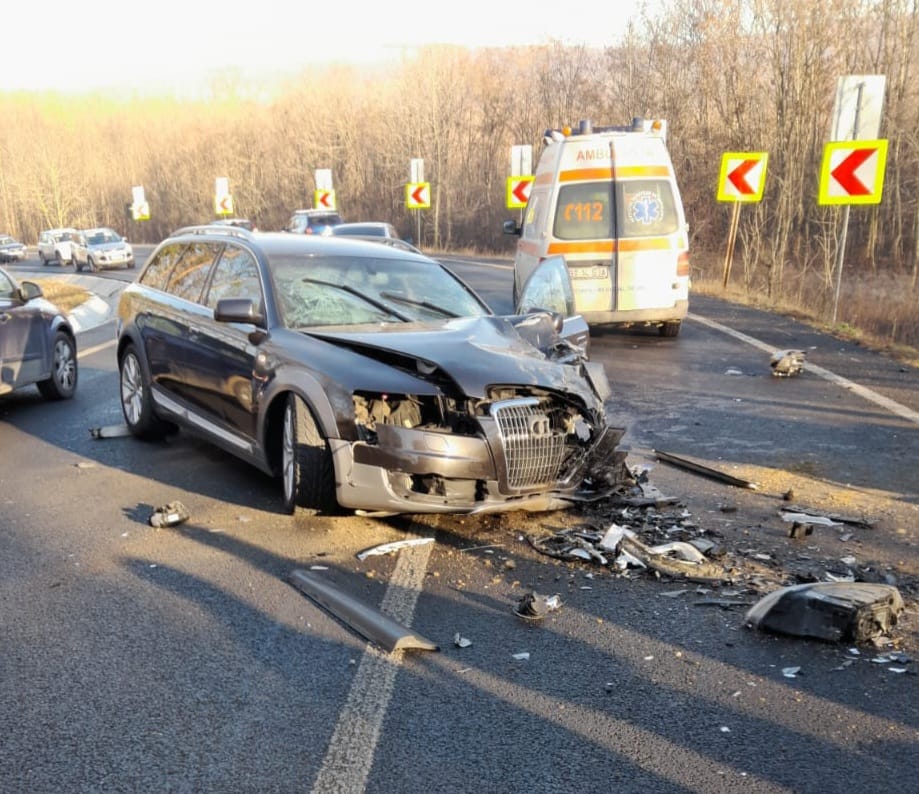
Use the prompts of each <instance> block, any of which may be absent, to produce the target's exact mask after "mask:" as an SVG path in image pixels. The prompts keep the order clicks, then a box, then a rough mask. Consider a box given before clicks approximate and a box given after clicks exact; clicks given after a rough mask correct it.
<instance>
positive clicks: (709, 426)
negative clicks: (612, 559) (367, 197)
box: [0, 261, 919, 793]
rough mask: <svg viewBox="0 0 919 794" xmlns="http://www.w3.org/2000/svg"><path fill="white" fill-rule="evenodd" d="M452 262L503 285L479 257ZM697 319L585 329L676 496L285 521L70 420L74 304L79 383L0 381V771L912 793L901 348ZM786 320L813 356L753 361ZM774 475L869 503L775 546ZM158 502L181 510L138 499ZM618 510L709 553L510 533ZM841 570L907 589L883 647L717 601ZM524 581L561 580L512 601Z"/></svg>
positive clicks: (297, 786) (913, 434) (252, 478)
mask: <svg viewBox="0 0 919 794" xmlns="http://www.w3.org/2000/svg"><path fill="white" fill-rule="evenodd" d="M453 264H454V266H455V267H456V268H457V269H458V270H460V271H461V274H462V275H464V276H465V277H467V278H470V280H473V283H474V284H475V286H476V287H477V289H479V291H480V292H481V293H482V294H483V296H485V297H486V299H488V300H490V301H491V302H492V305H494V306H495V307H496V308H497V309H498V310H501V309H502V306H501V301H502V300H506V299H505V298H504V297H503V296H505V295H507V294H508V292H509V288H508V287H506V286H502V284H504V285H507V284H509V280H508V279H509V272H508V270H507V268H506V267H504V266H502V265H503V264H504V263H502V262H500V261H498V262H491V263H485V264H487V265H488V266H485V267H483V266H482V263H475V264H464V263H462V262H454V263H453ZM28 269H29V268H28V266H26V268H25V269H24V270H25V271H26V272H27V271H28ZM37 270H39V271H40V270H41V268H40V266H38V267H37ZM19 275H20V277H26V276H24V272H22V271H20V272H19ZM42 275H45V274H44V273H43V274H42ZM103 276H104V278H105V279H106V280H111V279H112V278H115V279H116V280H117V279H118V278H129V277H130V275H129V273H124V274H121V273H111V274H108V273H107V274H103ZM100 289H101V288H100ZM693 315H694V316H693V318H691V319H690V320H689V321H687V323H686V325H685V328H684V330H683V333H682V334H681V335H680V336H679V337H678V338H676V339H662V338H660V337H659V336H657V335H656V334H651V333H642V332H630V333H627V332H622V331H598V332H597V333H595V334H594V338H593V348H592V349H593V358H594V360H599V361H602V362H603V364H604V365H605V367H606V368H607V371H608V373H609V375H610V379H611V381H612V383H613V387H614V405H615V411H616V415H617V416H618V418H619V419H621V421H622V423H623V425H625V426H626V427H627V428H628V431H627V435H626V438H627V441H628V443H629V444H630V446H631V448H632V452H631V453H630V456H629V458H630V463H632V464H634V465H635V466H644V467H647V468H648V471H649V480H650V483H651V484H652V485H654V486H655V487H656V488H658V489H659V490H660V492H662V494H663V495H664V496H670V497H672V498H673V499H674V500H675V501H674V503H668V502H666V501H665V502H662V503H661V505H660V506H659V507H658V508H656V509H651V510H648V509H647V508H642V509H639V508H624V507H623V506H621V505H614V504H604V505H600V506H598V507H596V508H595V509H585V510H583V511H581V510H578V511H565V512H562V513H551V514H537V515H531V514H516V513H515V514H507V515H503V516H493V517H449V516H441V517H417V516H416V517H405V518H399V519H385V520H383V519H371V518H367V517H358V516H355V517H345V518H334V519H331V518H321V519H316V518H304V517H301V516H295V517H293V518H291V517H289V516H285V515H283V514H281V513H279V512H278V509H279V499H278V493H277V484H276V483H274V482H271V481H269V480H268V479H267V478H265V477H263V476H262V475H260V474H259V473H257V472H255V471H253V470H252V469H250V468H249V467H247V466H245V465H244V464H241V463H238V462H236V461H233V460H231V459H228V458H227V457H226V456H225V455H223V454H222V453H220V452H217V451H215V450H214V449H212V448H210V447H208V446H207V445H205V444H203V443H201V442H199V441H198V440H197V439H195V438H194V437H192V436H190V435H188V434H184V433H183V434H179V435H178V436H177V437H175V438H173V439H171V440H169V441H168V442H167V443H164V444H158V445H146V444H141V443H139V442H136V441H134V440H133V439H130V438H107V439H95V438H93V436H92V434H91V433H90V430H91V429H93V428H98V427H105V426H109V425H116V424H117V423H119V422H120V421H121V416H120V408H119V405H118V397H117V373H116V371H115V363H114V352H113V344H112V340H113V329H112V325H111V323H110V322H106V321H105V318H104V317H100V318H99V319H100V320H101V321H102V323H103V324H102V325H100V326H98V327H94V328H91V329H90V328H87V330H85V331H84V332H83V333H82V334H81V336H80V347H81V350H82V351H83V352H82V356H81V361H80V363H81V372H80V378H81V380H80V386H79V391H78V394H77V397H76V398H75V399H74V400H73V401H71V402H68V403H61V404H49V403H45V402H44V401H42V400H41V398H40V397H39V396H38V394H37V392H32V391H31V390H26V391H24V392H22V393H20V394H16V395H11V396H9V397H7V398H4V400H3V401H0V419H2V421H0V448H2V449H3V450H5V451H7V454H5V455H3V456H2V457H0V492H2V505H3V506H2V512H0V554H2V560H3V562H2V565H0V649H2V651H0V791H2V792H4V793H5V792H60V791H68V792H70V791H72V792H99V791H107V792H122V791H124V792H134V791H138V790H151V791H177V792H204V791H207V792H267V791H278V792H281V791H283V792H290V791H301V790H302V791H317V792H325V791H367V792H396V791H398V792H402V791H442V792H469V791H501V792H521V793H522V792H532V791H539V792H570V791H623V792H626V791H628V792H632V791H635V792H638V791H641V792H649V791H654V792H658V791H660V792H722V791H723V792H734V791H744V792H750V791H753V792H818V791H819V792H825V791H842V790H858V791H886V792H897V791H904V792H905V791H912V790H914V784H913V781H912V777H913V775H914V766H915V763H914V759H915V758H916V757H917V751H919V697H917V696H916V694H917V692H916V690H917V680H919V679H917V676H916V675H915V671H916V669H917V668H916V665H917V664H919V661H917V660H916V658H917V654H919V643H917V642H916V638H917V636H919V630H917V623H919V615H917V612H916V610H917V607H916V598H917V596H919V590H917V581H919V570H917V566H919V560H917V553H916V550H917V523H919V522H917V517H919V515H917V513H919V474H917V470H916V465H915V463H916V461H917V460H919V423H917V421H916V412H917V411H919V397H917V395H919V388H917V386H919V373H917V372H916V371H915V370H910V369H904V368H902V367H900V366H899V365H897V364H895V363H894V362H891V361H889V360H887V359H885V358H883V357H882V356H877V355H875V354H872V353H870V352H868V351H864V350H860V349H858V348H853V347H851V346H848V345H842V344H841V343H839V342H838V341H836V340H834V339H832V338H829V337H826V336H824V335H822V334H817V333H815V332H813V331H811V330H810V329H808V328H806V327H803V326H800V325H798V324H796V323H793V322H790V321H788V320H785V319H782V318H779V317H776V316H773V315H768V314H765V313H762V312H753V311H750V310H747V309H743V308H741V307H736V306H732V305H730V304H725V303H722V302H720V301H717V300H712V299H703V298H697V299H694V301H693ZM757 342H759V343H760V344H759V345H757ZM786 347H801V348H804V349H806V350H807V353H808V358H807V361H808V365H807V367H806V369H805V372H804V373H803V374H802V375H800V376H798V377H795V378H785V379H779V378H773V377H771V375H770V374H769V369H768V358H769V354H768V352H767V351H768V350H769V349H772V348H786ZM655 450H657V451H668V452H672V453H675V454H679V455H687V456H693V457H694V458H696V459H697V460H699V461H700V462H701V463H704V464H706V465H707V466H710V467H713V468H716V469H718V470H720V471H724V472H729V473H730V474H732V475H735V476H737V477H740V478H744V479H746V480H748V481H749V482H752V483H755V484H756V485H757V488H756V489H749V488H738V487H735V486H731V485H728V484H726V483H724V482H721V481H719V480H715V479H711V478H709V477H703V476H699V475H698V474H696V473H692V472H688V471H685V470H683V469H680V468H677V467H673V466H670V465H667V464H665V463H663V462H661V461H660V460H658V459H657V458H656V456H655V454H654V453H655ZM789 491H793V492H794V493H793V498H794V502H795V503H801V504H803V505H805V506H807V507H809V508H812V509H814V510H825V511H833V512H835V513H837V514H838V513H840V512H843V513H846V514H849V515H854V516H867V517H870V518H871V519H872V521H871V523H870V526H869V525H868V524H864V525H850V524H845V525H843V526H842V527H816V528H815V530H814V534H813V535H811V536H809V537H807V538H804V539H803V540H793V539H791V538H789V537H788V532H787V531H788V525H787V523H785V522H783V520H782V519H781V518H780V516H779V513H778V511H779V509H780V508H781V507H783V506H787V505H788V504H789V502H787V501H785V500H783V495H787V494H788V492H789ZM174 500H179V501H181V502H182V503H183V504H184V505H185V506H186V507H187V508H188V510H189V513H190V519H189V521H187V522H186V523H184V524H181V525H179V526H176V527H172V528H165V529H155V528H153V527H151V526H150V524H149V523H148V518H149V516H150V515H151V513H152V511H153V509H154V508H155V507H156V506H160V505H164V504H166V503H167V502H171V501H174ZM612 523H623V524H626V525H628V526H632V527H636V528H637V530H640V531H642V532H647V531H649V530H651V529H653V528H657V529H658V530H660V531H661V532H663V533H664V534H668V533H669V534H671V535H672V536H673V537H677V536H683V535H691V536H693V537H696V538H708V539H710V540H712V541H713V542H715V543H716V544H717V545H718V546H720V547H721V548H722V550H723V551H724V552H725V556H724V557H723V558H722V560H723V562H724V564H725V565H726V566H728V567H729V568H730V570H731V571H732V575H733V577H734V580H733V582H732V583H730V584H727V585H725V584H720V585H707V584H705V583H699V582H687V581H685V580H683V579H680V578H670V577H667V576H660V575H655V574H654V573H651V572H648V571H641V570H633V569H630V570H628V571H625V572H622V571H619V570H618V569H616V568H613V567H611V566H601V565H598V564H596V563H590V562H586V561H562V560H558V559H555V558H553V557H550V556H547V555H545V554H541V553H540V552H538V551H537V550H536V549H535V548H534V547H533V546H532V545H531V544H530V543H529V542H528V541H527V540H526V537H527V536H530V537H539V536H548V535H552V534H554V533H559V532H563V531H567V530H572V529H575V528H579V527H600V528H603V529H605V528H607V527H609V526H610V524H612ZM416 536H423V537H433V538H434V542H433V543H431V544H428V545H422V546H417V547H414V548H411V549H406V550H403V551H401V552H399V553H398V554H394V555H387V556H369V557H367V558H365V559H364V560H359V559H358V558H357V556H356V555H357V553H358V552H359V551H361V550H363V549H366V548H368V547H372V546H374V545H376V544H378V543H382V542H387V541H395V540H402V539H406V538H407V537H416ZM844 559H845V560H851V561H849V562H845V563H844V562H841V561H842V560H844ZM845 566H850V567H855V568H857V569H858V570H859V572H860V575H864V576H870V575H873V576H875V577H876V578H877V579H879V580H883V581H893V582H896V584H897V585H898V586H899V588H900V589H901V591H902V592H903V594H904V596H906V597H907V600H908V606H909V609H908V611H907V612H906V613H904V614H903V615H902V616H901V624H900V626H898V627H897V630H896V631H895V632H893V633H892V635H891V637H890V643H892V644H888V643H886V642H885V643H883V644H881V645H880V646H879V647H872V646H868V645H862V646H860V647H858V648H851V647H850V645H848V644H835V643H823V642H818V641H813V640H805V639H800V638H795V637H786V636H778V635H771V634H765V633H763V632H759V631H755V630H752V629H750V628H748V627H746V626H745V625H744V615H745V613H746V609H747V608H748V607H749V605H750V604H751V603H753V602H754V601H755V600H756V599H757V598H758V595H759V593H760V592H762V591H763V590H768V589H770V588H775V587H777V586H779V585H780V584H781V583H782V582H783V581H788V580H789V578H790V577H801V576H807V575H815V576H820V575H822V574H825V573H826V572H827V571H829V570H836V571H838V570H839V569H840V567H845ZM314 568H319V569H321V570H315V571H312V572H313V575H315V576H322V577H324V578H326V579H327V580H328V581H331V582H332V583H334V585H335V586H336V587H337V588H340V590H341V591H342V592H343V593H345V594H347V595H348V596H350V597H351V598H356V599H359V600H360V602H361V603H363V604H367V605H370V606H371V607H372V608H373V609H379V610H381V611H383V612H385V613H386V614H387V615H390V616H392V617H394V618H395V619H397V620H399V621H400V622H401V623H402V624H403V625H405V627H406V630H407V632H408V633H409V634H410V635H412V636H415V637H416V638H417V637H420V638H422V639H424V640H429V641H431V642H433V643H435V644H436V645H437V646H438V647H439V650H437V651H430V650H406V651H396V652H394V653H392V654H389V653H385V652H382V651H380V650H377V649H375V648H373V647H372V646H370V645H369V644H368V643H367V642H366V641H365V640H364V639H363V638H362V637H361V636H359V635H358V634H357V633H356V632H355V631H354V630H353V629H352V628H350V627H349V626H347V625H345V624H344V623H343V622H341V621H340V620H338V619H336V618H335V617H333V616H332V615H331V614H330V613H329V612H328V611H327V610H326V609H323V608H321V607H320V606H318V605H317V604H316V603H315V602H314V601H313V600H311V599H310V598H308V597H307V596H305V595H304V594H303V593H302V592H301V591H300V590H299V589H297V588H296V587H294V586H293V585H292V584H291V582H290V576H291V573H292V572H293V571H297V570H301V571H311V570H312V569H314ZM530 591H536V592H538V593H541V594H543V595H550V594H558V595H559V596H560V602H561V607H560V608H559V609H557V610H555V611H553V612H551V613H550V614H549V615H548V616H547V617H546V618H545V619H544V620H542V621H537V622H529V621H525V620H523V619H521V618H520V617H518V616H517V615H515V614H514V609H515V608H516V606H517V604H518V602H519V600H520V598H521V597H522V596H523V595H524V594H525V593H527V592H530ZM457 636H459V637H460V638H465V639H466V640H468V641H469V642H470V644H468V645H467V644H466V643H460V644H457V643H456V642H455V638H456V637H457ZM460 645H463V646H464V647H460ZM855 651H857V653H856V652H855ZM892 651H900V652H902V653H903V654H904V656H903V657H899V656H897V657H895V658H891V656H890V653H891V652H892ZM896 670H903V671H905V672H895V671H896Z"/></svg>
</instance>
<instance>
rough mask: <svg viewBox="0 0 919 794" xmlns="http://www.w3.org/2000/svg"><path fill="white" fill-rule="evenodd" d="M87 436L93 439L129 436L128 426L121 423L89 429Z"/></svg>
mask: <svg viewBox="0 0 919 794" xmlns="http://www.w3.org/2000/svg"><path fill="white" fill-rule="evenodd" d="M89 434H90V435H91V436H92V437H93V438H120V437H121V436H129V435H131V431H130V430H128V426H127V425H126V424H124V422H122V423H121V424H120V425H106V426H105V427H91V428H89Z"/></svg>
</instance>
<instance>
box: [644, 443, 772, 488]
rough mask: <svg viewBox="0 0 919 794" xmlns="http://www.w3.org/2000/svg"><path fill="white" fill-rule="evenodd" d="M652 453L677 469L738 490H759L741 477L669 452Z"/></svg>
mask: <svg viewBox="0 0 919 794" xmlns="http://www.w3.org/2000/svg"><path fill="white" fill-rule="evenodd" d="M651 451H652V452H653V453H654V454H655V455H656V456H657V458H658V459H659V460H662V461H664V462H665V463H670V464H672V465H673V466H676V467H677V468H681V469H686V470H687V471H692V472H695V473H696V474H701V475H703V476H705V477H711V478H712V479H715V480H720V481H721V482H725V483H727V484H728V485H736V486H737V487H738V488H748V489H750V490H751V491H755V490H756V489H757V488H759V486H758V485H757V484H756V483H755V482H750V481H749V480H743V479H741V478H740V477H733V476H731V475H730V474H725V473H724V472H723V471H719V470H718V469H713V468H711V467H709V466H703V465H702V464H701V463H696V462H695V461H692V460H689V459H687V458H682V457H679V456H678V455H671V454H670V453H669V452H660V451H659V450H656V449H654V450H651Z"/></svg>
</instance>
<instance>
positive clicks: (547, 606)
mask: <svg viewBox="0 0 919 794" xmlns="http://www.w3.org/2000/svg"><path fill="white" fill-rule="evenodd" d="M561 606H562V597H561V596H560V595H559V594H558V593H556V594H555V595H550V596H544V595H539V593H537V592H535V591H530V592H529V593H526V594H525V595H524V596H523V598H521V599H520V601H519V603H518V604H517V608H516V609H515V610H514V614H515V615H518V616H520V617H522V618H524V619H525V620H542V619H543V618H544V617H545V616H546V615H548V614H549V613H550V612H554V611H555V610H557V609H561Z"/></svg>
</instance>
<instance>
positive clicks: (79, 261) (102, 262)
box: [71, 226, 134, 273]
mask: <svg viewBox="0 0 919 794" xmlns="http://www.w3.org/2000/svg"><path fill="white" fill-rule="evenodd" d="M71 248H72V251H71V254H72V257H73V269H74V270H76V271H77V272H78V273H79V272H80V271H82V270H83V268H84V267H85V268H86V269H87V270H89V271H90V272H92V271H94V270H103V269H105V268H110V267H128V268H130V267H134V249H133V248H131V245H130V243H129V242H128V241H127V240H125V239H124V238H123V237H122V236H121V235H120V234H118V232H116V231H115V230H114V229H110V228H109V227H108V226H100V227H97V228H94V229H83V230H81V231H79V232H77V233H76V234H75V235H74V236H73V243H72V246H71Z"/></svg>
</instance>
